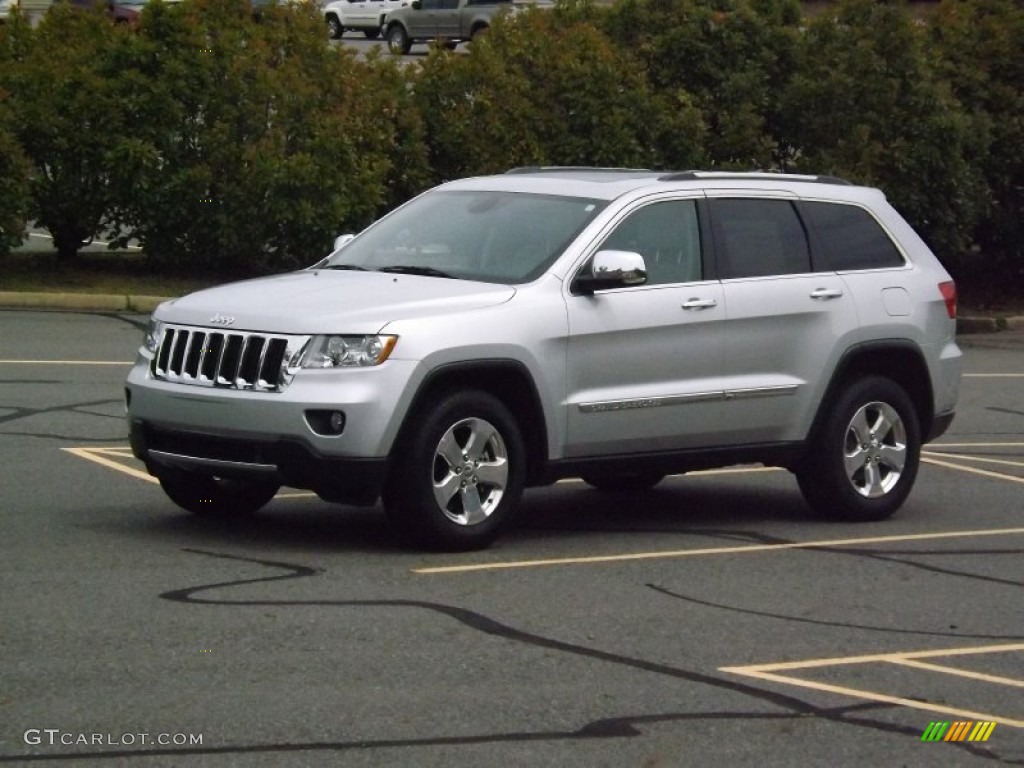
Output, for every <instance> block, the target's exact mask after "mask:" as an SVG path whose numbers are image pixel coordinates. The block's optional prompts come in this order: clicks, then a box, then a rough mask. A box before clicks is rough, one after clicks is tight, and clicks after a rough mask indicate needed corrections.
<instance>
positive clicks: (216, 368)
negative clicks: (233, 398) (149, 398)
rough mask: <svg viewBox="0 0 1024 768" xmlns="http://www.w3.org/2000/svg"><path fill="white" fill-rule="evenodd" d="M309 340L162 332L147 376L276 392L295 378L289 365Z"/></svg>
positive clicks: (170, 329) (238, 333) (170, 328)
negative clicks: (149, 373)
mask: <svg viewBox="0 0 1024 768" xmlns="http://www.w3.org/2000/svg"><path fill="white" fill-rule="evenodd" d="M309 339H310V337H309V336H291V335H284V334H266V333H250V332H247V331H235V332H232V333H224V332H223V331H221V330H219V329H212V328H211V329H207V328H193V327H188V326H166V327H165V330H164V336H163V338H162V339H161V341H160V348H159V349H158V350H157V352H156V354H155V355H154V356H153V361H152V363H150V372H151V374H152V375H153V377H154V378H156V379H160V380H162V381H169V382H174V383H176V384H190V385H197V386H203V387H218V388H222V389H252V390H257V391H260V392H280V391H281V390H283V389H284V388H285V387H287V386H288V384H289V383H291V380H292V377H293V376H294V375H295V370H296V369H295V368H290V367H289V363H290V362H291V361H292V358H293V357H294V356H295V355H296V354H297V353H298V352H300V351H301V350H302V349H303V348H304V347H305V346H306V344H308V343H309Z"/></svg>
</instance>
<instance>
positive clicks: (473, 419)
mask: <svg viewBox="0 0 1024 768" xmlns="http://www.w3.org/2000/svg"><path fill="white" fill-rule="evenodd" d="M410 423H411V425H412V427H411V429H410V430H409V431H408V432H407V433H406V435H405V437H404V438H403V439H401V441H400V442H399V443H397V444H396V445H395V447H394V449H393V450H392V456H391V469H390V471H389V474H388V479H387V482H386V483H385V487H384V508H385V510H386V511H387V514H388V517H389V518H390V520H391V522H392V523H393V524H394V526H395V528H396V530H397V533H398V534H399V535H400V536H401V537H402V538H404V539H405V540H406V541H408V542H409V543H411V544H413V545H415V546H424V547H427V548H430V549H438V550H445V551H453V552H461V551H468V550H472V549H482V548H484V547H487V546H489V545H490V544H491V543H492V542H493V541H494V540H495V539H497V538H498V536H499V535H500V534H501V533H502V531H504V529H505V528H506V527H507V526H508V525H509V523H510V522H511V521H512V517H513V515H514V514H515V511H516V508H517V507H518V505H519V499H520V497H521V496H522V492H523V484H524V482H525V477H526V466H525V463H526V449H525V448H524V444H523V438H522V435H521V433H520V430H519V426H518V424H517V423H516V420H515V418H514V417H513V416H512V414H511V413H510V412H509V410H508V408H506V407H505V405H504V404H503V403H502V402H501V401H500V400H498V399H497V398H495V397H494V396H492V395H489V394H487V393H485V392H480V391H475V390H468V391H457V392H453V393H451V394H448V395H447V396H444V397H443V398H442V399H441V400H440V402H439V403H438V404H437V406H436V407H431V409H430V410H427V411H421V412H420V413H418V414H416V415H414V417H413V421H411V422H410Z"/></svg>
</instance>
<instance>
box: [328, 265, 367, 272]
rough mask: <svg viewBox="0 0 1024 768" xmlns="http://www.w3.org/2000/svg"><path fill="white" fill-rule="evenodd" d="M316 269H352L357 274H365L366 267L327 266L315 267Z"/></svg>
mask: <svg viewBox="0 0 1024 768" xmlns="http://www.w3.org/2000/svg"><path fill="white" fill-rule="evenodd" d="M317 269H352V270H356V271H358V272H366V271H367V269H366V267H357V266H356V265H355V264H328V265H326V266H324V267H317Z"/></svg>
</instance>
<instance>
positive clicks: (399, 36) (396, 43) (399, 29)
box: [388, 24, 412, 56]
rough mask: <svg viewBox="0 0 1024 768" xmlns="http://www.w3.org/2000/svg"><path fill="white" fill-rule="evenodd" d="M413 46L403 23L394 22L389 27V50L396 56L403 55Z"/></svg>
mask: <svg viewBox="0 0 1024 768" xmlns="http://www.w3.org/2000/svg"><path fill="white" fill-rule="evenodd" d="M411 48H412V41H411V40H409V35H407V34H406V32H405V27H403V26H402V25H401V24H392V25H391V26H390V27H389V28H388V50H389V51H391V53H393V54H394V55H395V56H403V55H405V54H407V53H408V52H409V50H410V49H411Z"/></svg>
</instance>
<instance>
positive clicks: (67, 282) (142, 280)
mask: <svg viewBox="0 0 1024 768" xmlns="http://www.w3.org/2000/svg"><path fill="white" fill-rule="evenodd" d="M222 282H225V281H224V280H223V279H221V278H217V277H210V276H206V277H185V276H180V275H165V274H159V273H154V272H153V271H152V270H151V269H150V268H149V267H148V266H147V264H146V259H145V257H144V256H143V255H142V254H140V253H137V252H122V251H101V252H96V253H93V252H86V253H81V254H79V257H78V259H77V260H76V261H75V262H74V263H72V264H67V263H64V262H62V261H60V260H59V259H58V258H57V254H56V252H48V251H42V252H25V253H11V254H8V255H7V256H3V257H0V291H22V292H39V293H113V294H118V295H134V296H183V295H184V294H186V293H190V292H192V291H195V290H198V289H200V288H207V287H209V286H211V285H217V284H219V283H222Z"/></svg>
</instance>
